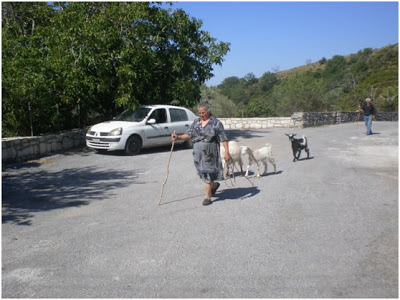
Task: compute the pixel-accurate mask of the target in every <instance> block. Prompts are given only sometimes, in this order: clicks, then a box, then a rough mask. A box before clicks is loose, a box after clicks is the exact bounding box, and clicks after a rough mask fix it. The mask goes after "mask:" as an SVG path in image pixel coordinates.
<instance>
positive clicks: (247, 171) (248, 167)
mask: <svg viewBox="0 0 400 300" xmlns="http://www.w3.org/2000/svg"><path fill="white" fill-rule="evenodd" d="M249 169H250V165H247V170H246V174H244V176H245V177H248V176H249Z"/></svg>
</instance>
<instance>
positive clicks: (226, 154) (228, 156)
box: [224, 152, 231, 161]
mask: <svg viewBox="0 0 400 300" xmlns="http://www.w3.org/2000/svg"><path fill="white" fill-rule="evenodd" d="M224 158H225V160H226V161H230V160H231V156H230V155H229V153H228V152H225V157H224Z"/></svg>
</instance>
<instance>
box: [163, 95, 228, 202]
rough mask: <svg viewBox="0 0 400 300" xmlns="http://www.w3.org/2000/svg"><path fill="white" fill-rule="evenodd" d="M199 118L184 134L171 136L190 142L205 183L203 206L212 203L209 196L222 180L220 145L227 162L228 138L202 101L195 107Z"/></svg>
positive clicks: (198, 172)
mask: <svg viewBox="0 0 400 300" xmlns="http://www.w3.org/2000/svg"><path fill="white" fill-rule="evenodd" d="M197 110H198V113H199V118H197V119H196V120H194V121H193V123H192V126H191V127H190V128H189V129H188V130H187V132H186V133H185V134H182V135H176V134H172V135H171V138H172V140H173V141H175V140H185V141H187V140H190V139H191V140H192V142H193V159H194V165H195V167H196V170H197V174H198V175H199V176H200V178H201V179H202V180H203V181H204V183H205V197H204V201H203V205H210V204H211V203H212V201H211V196H212V195H215V193H216V192H217V189H218V188H219V186H220V184H219V183H218V182H215V181H216V180H221V179H222V172H223V170H222V162H221V156H220V143H222V145H223V147H224V148H225V157H224V159H225V160H226V161H229V160H230V159H231V157H230V156H229V148H228V138H227V136H226V133H225V130H224V126H223V125H222V123H221V121H219V120H218V119H217V118H214V117H213V116H212V114H211V109H210V106H209V104H208V103H207V102H206V101H204V102H201V103H200V104H199V105H198V106H197Z"/></svg>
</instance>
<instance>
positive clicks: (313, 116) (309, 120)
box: [292, 111, 398, 127]
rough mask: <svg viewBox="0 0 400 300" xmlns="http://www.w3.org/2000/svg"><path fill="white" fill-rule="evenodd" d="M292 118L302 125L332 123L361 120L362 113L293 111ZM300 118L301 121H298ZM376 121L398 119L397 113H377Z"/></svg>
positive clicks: (362, 117)
mask: <svg viewBox="0 0 400 300" xmlns="http://www.w3.org/2000/svg"><path fill="white" fill-rule="evenodd" d="M292 118H294V119H296V120H298V121H299V122H303V127H312V126H321V125H332V124H340V123H347V122H357V121H363V120H364V115H363V114H358V113H357V112H341V111H335V112H309V113H294V114H293V115H292ZM300 120H301V121H300ZM376 121H398V113H395V112H392V113H390V112H388V113H378V114H377V116H376Z"/></svg>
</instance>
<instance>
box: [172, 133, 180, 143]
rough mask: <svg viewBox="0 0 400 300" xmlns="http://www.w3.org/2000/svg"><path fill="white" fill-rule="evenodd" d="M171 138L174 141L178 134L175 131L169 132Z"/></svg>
mask: <svg viewBox="0 0 400 300" xmlns="http://www.w3.org/2000/svg"><path fill="white" fill-rule="evenodd" d="M171 139H172V140H173V141H176V140H177V139H178V135H177V134H176V133H172V134H171Z"/></svg>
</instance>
